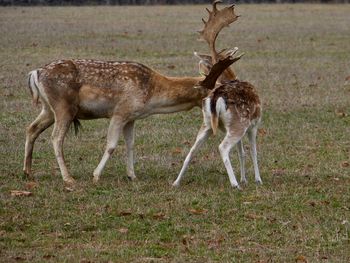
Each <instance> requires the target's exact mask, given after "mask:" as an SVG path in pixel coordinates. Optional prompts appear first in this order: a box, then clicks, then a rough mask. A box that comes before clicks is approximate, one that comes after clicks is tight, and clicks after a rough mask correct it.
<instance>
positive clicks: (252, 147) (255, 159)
mask: <svg viewBox="0 0 350 263" xmlns="http://www.w3.org/2000/svg"><path fill="white" fill-rule="evenodd" d="M257 132H258V126H257V125H255V126H253V127H252V128H251V129H250V130H249V131H248V138H249V142H250V153H251V156H252V160H253V165H254V173H255V182H256V183H257V184H262V180H261V177H260V172H259V167H258V157H257V151H256V135H257Z"/></svg>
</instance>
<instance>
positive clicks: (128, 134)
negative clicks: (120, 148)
mask: <svg viewBox="0 0 350 263" xmlns="http://www.w3.org/2000/svg"><path fill="white" fill-rule="evenodd" d="M134 123H135V122H134V121H130V122H128V123H127V124H126V125H125V126H124V129H123V134H124V138H125V143H126V156H127V161H126V171H127V174H128V177H129V179H130V180H135V179H136V175H135V171H134V127H135V125H134Z"/></svg>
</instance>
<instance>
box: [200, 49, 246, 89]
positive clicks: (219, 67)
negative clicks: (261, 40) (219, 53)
mask: <svg viewBox="0 0 350 263" xmlns="http://www.w3.org/2000/svg"><path fill="white" fill-rule="evenodd" d="M237 50H238V48H237V47H235V48H234V49H232V50H229V51H227V53H226V55H227V57H226V58H224V59H222V60H219V61H218V62H217V63H216V64H214V66H213V67H212V68H211V70H210V72H209V74H208V75H207V76H206V77H205V79H204V80H203V81H200V82H199V83H198V85H197V86H201V87H204V88H207V89H210V90H211V89H214V87H215V83H216V81H217V79H218V78H219V76H220V75H221V74H222V72H224V71H225V70H226V69H227V68H228V67H229V66H231V65H232V64H233V63H235V62H236V61H237V60H239V59H240V58H241V57H242V56H243V55H244V53H242V54H240V55H238V56H237V57H233V55H235V54H236V53H237Z"/></svg>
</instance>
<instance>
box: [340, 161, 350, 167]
mask: <svg viewBox="0 0 350 263" xmlns="http://www.w3.org/2000/svg"><path fill="white" fill-rule="evenodd" d="M349 166H350V163H349V162H348V161H344V162H342V163H341V167H344V168H345V167H349Z"/></svg>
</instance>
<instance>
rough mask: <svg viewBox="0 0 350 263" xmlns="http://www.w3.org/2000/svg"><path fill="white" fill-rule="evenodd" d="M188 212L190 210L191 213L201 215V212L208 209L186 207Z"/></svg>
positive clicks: (203, 212)
mask: <svg viewBox="0 0 350 263" xmlns="http://www.w3.org/2000/svg"><path fill="white" fill-rule="evenodd" d="M188 212H190V213H191V214H193V215H203V214H206V213H208V210H207V209H193V208H190V209H188Z"/></svg>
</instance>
